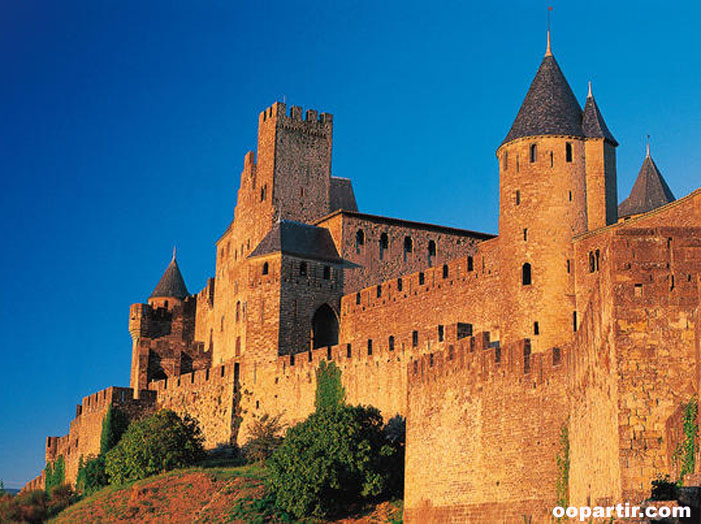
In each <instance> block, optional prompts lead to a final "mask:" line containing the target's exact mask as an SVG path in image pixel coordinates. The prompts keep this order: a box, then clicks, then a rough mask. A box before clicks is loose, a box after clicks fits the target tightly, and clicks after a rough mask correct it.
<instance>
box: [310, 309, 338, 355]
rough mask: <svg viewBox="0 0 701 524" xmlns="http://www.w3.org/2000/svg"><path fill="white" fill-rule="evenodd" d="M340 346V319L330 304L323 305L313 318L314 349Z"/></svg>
mask: <svg viewBox="0 0 701 524" xmlns="http://www.w3.org/2000/svg"><path fill="white" fill-rule="evenodd" d="M336 344H338V317H337V316H336V313H335V312H334V310H333V309H331V308H330V307H329V305H328V304H323V305H322V306H321V307H319V309H317V310H316V313H314V317H313V318H312V347H313V348H314V349H316V348H322V347H326V346H335V345H336Z"/></svg>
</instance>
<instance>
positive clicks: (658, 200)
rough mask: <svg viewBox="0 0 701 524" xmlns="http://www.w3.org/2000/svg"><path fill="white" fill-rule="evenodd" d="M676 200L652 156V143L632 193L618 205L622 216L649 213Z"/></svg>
mask: <svg viewBox="0 0 701 524" xmlns="http://www.w3.org/2000/svg"><path fill="white" fill-rule="evenodd" d="M674 200H676V199H675V198H674V195H673V194H672V190H671V189H669V186H668V185H667V182H666V181H665V179H664V177H663V176H662V173H660V170H659V169H658V168H657V164H655V161H654V160H653V159H652V156H650V144H649V143H648V145H647V154H646V155H645V160H643V165H642V166H641V167H640V172H639V173H638V178H637V179H636V180H635V184H633V189H632V190H631V191H630V195H629V196H628V198H626V199H625V200H624V201H623V202H621V205H620V206H618V215H619V216H620V217H622V218H623V217H629V216H632V215H639V214H641V213H647V212H648V211H652V210H653V209H656V208H658V207H660V206H663V205H665V204H669V203H670V202H673V201H674Z"/></svg>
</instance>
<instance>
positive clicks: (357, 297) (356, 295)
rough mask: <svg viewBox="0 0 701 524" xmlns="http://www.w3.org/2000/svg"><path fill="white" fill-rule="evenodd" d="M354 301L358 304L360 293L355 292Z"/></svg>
mask: <svg viewBox="0 0 701 524" xmlns="http://www.w3.org/2000/svg"><path fill="white" fill-rule="evenodd" d="M355 303H356V304H360V293H356V294H355Z"/></svg>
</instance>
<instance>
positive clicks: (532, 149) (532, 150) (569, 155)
mask: <svg viewBox="0 0 701 524" xmlns="http://www.w3.org/2000/svg"><path fill="white" fill-rule="evenodd" d="M573 157H574V154H573V148H572V144H571V143H570V142H567V143H565V162H567V163H570V162H572V159H573ZM528 161H529V162H530V163H531V164H533V163H535V162H537V161H538V145H537V144H531V145H530V146H529V148H528ZM502 162H503V170H504V171H507V170H508V169H509V152H508V151H504V155H503V156H502ZM554 163H555V157H554V153H553V152H552V151H550V167H553V165H554ZM519 167H520V166H519V161H518V155H517V156H516V171H518V170H519Z"/></svg>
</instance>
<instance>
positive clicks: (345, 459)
mask: <svg viewBox="0 0 701 524" xmlns="http://www.w3.org/2000/svg"><path fill="white" fill-rule="evenodd" d="M401 454H402V449H400V446H399V445H397V444H395V443H391V442H390V441H389V440H388V439H387V438H386V436H385V433H384V431H383V426H382V416H381V415H380V412H379V411H378V410H377V409H375V408H372V407H364V406H341V407H339V408H337V409H325V410H321V411H317V412H316V413H313V414H312V415H310V416H309V418H307V420H305V421H304V422H301V423H300V424H297V425H296V426H294V427H293V428H291V429H290V430H289V431H288V433H287V435H286V437H285V440H284V441H283V443H282V445H281V446H280V447H279V448H278V449H277V451H276V452H275V453H273V455H272V457H271V458H270V460H268V462H267V467H268V471H269V479H268V482H269V489H270V491H271V493H273V494H274V495H275V501H276V504H277V506H278V507H279V508H281V509H282V510H284V511H287V512H289V513H290V514H292V515H294V516H296V517H298V518H301V517H304V516H309V515H313V516H317V517H323V516H327V515H329V514H332V513H333V512H334V511H337V510H338V509H339V508H340V507H342V506H345V505H347V504H348V503H353V502H356V501H360V500H362V499H368V498H375V497H380V496H384V495H390V494H391V489H392V486H393V484H396V481H395V482H394V483H393V482H392V478H393V477H395V478H400V477H402V472H401V470H398V469H397V468H398V465H399V464H403V458H401V457H402V455H401Z"/></svg>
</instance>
